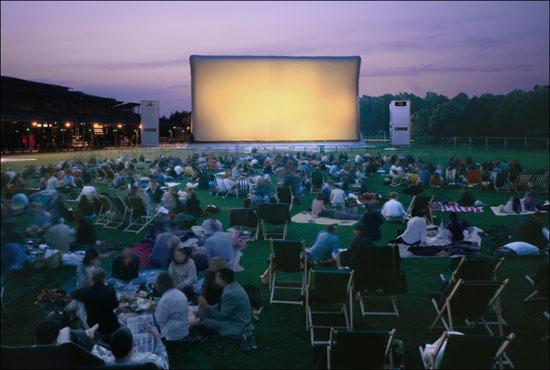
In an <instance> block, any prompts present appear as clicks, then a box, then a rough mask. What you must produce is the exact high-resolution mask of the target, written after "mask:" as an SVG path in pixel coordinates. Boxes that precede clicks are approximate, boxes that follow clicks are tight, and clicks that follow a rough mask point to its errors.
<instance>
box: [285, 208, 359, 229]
mask: <svg viewBox="0 0 550 370" xmlns="http://www.w3.org/2000/svg"><path fill="white" fill-rule="evenodd" d="M291 221H292V222H296V223H299V224H317V225H334V224H336V225H340V226H353V225H355V224H356V223H357V220H339V219H336V218H328V217H313V216H312V215H311V213H309V212H306V211H304V212H300V213H297V214H295V215H294V216H292V218H291Z"/></svg>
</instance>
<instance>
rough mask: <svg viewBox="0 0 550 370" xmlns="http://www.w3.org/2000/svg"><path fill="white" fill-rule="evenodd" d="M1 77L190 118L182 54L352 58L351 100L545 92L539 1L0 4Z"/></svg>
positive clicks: (545, 29) (544, 12) (543, 12)
mask: <svg viewBox="0 0 550 370" xmlns="http://www.w3.org/2000/svg"><path fill="white" fill-rule="evenodd" d="M1 11H2V15H1V18H2V19H1V31H2V32H1V41H2V43H1V63H2V64H1V72H2V75H8V76H14V77H19V78H25V79H31V80H37V81H43V82H50V83H56V84H61V85H65V86H69V87H72V88H74V89H75V90H81V91H84V92H86V93H90V94H97V95H104V96H109V97H114V98H117V99H121V100H126V101H128V100H131V101H139V100H141V99H154V100H160V107H161V113H164V114H166V113H169V112H171V111H174V110H176V109H177V110H181V109H190V107H191V102H190V100H191V99H190V96H191V89H190V71H189V55H191V54H222V55H223V54H233V55H235V54H236V55H291V56H298V55H306V56H315V55H359V56H361V57H362V68H361V79H360V94H367V95H382V94H384V93H398V92H400V91H407V92H413V93H415V94H419V95H424V94H425V93H426V92H427V91H435V92H438V93H442V94H445V95H448V96H454V95H456V94H457V93H458V92H460V91H465V92H466V93H468V94H469V95H479V94H481V93H485V92H490V93H507V92H509V91H510V90H513V89H517V88H520V89H524V90H529V89H531V88H532V87H533V86H534V85H536V84H539V85H541V84H548V83H549V15H548V14H549V3H548V2H546V1H544V2H542V1H541V2H517V3H516V2H486V3H483V2H445V3H440V2H402V3H401V2H389V3H374V2H365V3H360V2H315V3H314V2H293V3H290V2H277V3H269V2H258V3H252V2H240V3H239V2H236V3H231V2H219V3H216V2H205V3H176V2H166V3H163V2H155V3H147V2H74V3H71V2H44V3H38V2H26V1H25V2H2V3H1Z"/></svg>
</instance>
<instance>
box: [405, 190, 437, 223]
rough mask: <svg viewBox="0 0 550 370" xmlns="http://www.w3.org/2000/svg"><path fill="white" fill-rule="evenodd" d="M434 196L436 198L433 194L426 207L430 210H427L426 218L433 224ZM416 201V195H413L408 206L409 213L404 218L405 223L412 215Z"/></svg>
mask: <svg viewBox="0 0 550 370" xmlns="http://www.w3.org/2000/svg"><path fill="white" fill-rule="evenodd" d="M434 198H435V195H432V196H431V198H430V200H429V201H428V205H427V207H426V209H428V210H429V212H426V215H425V217H426V219H427V220H428V222H429V223H430V224H433V216H432V211H431V208H432V203H433V201H434ZM415 201H416V195H414V196H413V198H412V199H411V203H410V204H409V207H408V208H407V214H406V215H405V217H404V218H403V223H407V222H408V221H409V220H410V219H411V218H412V217H413V215H412V210H413V209H414V202H415Z"/></svg>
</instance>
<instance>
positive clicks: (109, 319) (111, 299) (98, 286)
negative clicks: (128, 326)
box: [71, 268, 120, 340]
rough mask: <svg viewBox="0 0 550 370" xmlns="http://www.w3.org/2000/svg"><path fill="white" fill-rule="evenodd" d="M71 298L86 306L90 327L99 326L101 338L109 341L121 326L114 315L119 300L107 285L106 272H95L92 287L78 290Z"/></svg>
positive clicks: (98, 269) (100, 270)
mask: <svg viewBox="0 0 550 370" xmlns="http://www.w3.org/2000/svg"><path fill="white" fill-rule="evenodd" d="M71 297H72V298H73V299H75V300H77V301H79V302H82V303H83V304H84V307H85V308H86V319H87V324H88V326H89V327H93V326H94V325H96V324H99V328H98V334H99V335H100V338H101V339H103V340H109V338H110V336H111V334H112V333H113V332H114V331H115V330H116V329H118V328H119V326H120V324H119V323H118V320H117V318H116V316H115V313H114V310H115V308H118V299H117V296H116V292H115V290H114V289H113V288H111V287H110V286H108V285H107V275H106V274H105V270H103V269H102V268H96V269H95V270H93V271H92V285H90V286H84V287H82V288H80V289H76V290H75V291H73V292H72V293H71Z"/></svg>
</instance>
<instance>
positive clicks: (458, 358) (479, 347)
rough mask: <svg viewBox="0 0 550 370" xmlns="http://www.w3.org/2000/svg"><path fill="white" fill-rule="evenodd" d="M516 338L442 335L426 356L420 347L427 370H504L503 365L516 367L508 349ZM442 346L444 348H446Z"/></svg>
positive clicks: (445, 333)
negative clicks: (497, 369) (431, 351)
mask: <svg viewBox="0 0 550 370" xmlns="http://www.w3.org/2000/svg"><path fill="white" fill-rule="evenodd" d="M514 337H515V335H514V334H509V335H508V336H507V337H504V336H492V335H460V334H450V333H448V332H446V331H445V332H443V334H442V335H441V337H440V338H439V340H438V341H437V342H436V343H437V345H436V348H435V350H434V352H433V353H430V355H429V356H426V357H425V356H424V351H425V348H426V347H422V346H420V347H418V350H419V351H420V358H421V359H422V364H423V365H424V369H494V368H495V365H496V366H497V367H498V368H499V369H502V368H503V365H504V364H507V365H508V366H509V367H511V368H513V367H514V366H513V364H512V362H511V361H510V358H509V357H508V356H507V355H506V353H505V350H506V348H508V346H509V345H510V343H511V342H512V340H514ZM443 343H446V344H445V347H443Z"/></svg>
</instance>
